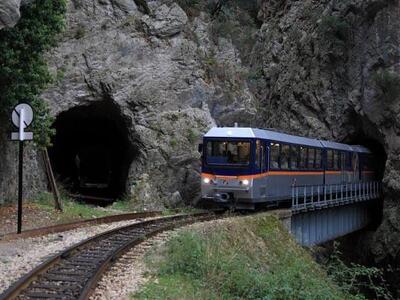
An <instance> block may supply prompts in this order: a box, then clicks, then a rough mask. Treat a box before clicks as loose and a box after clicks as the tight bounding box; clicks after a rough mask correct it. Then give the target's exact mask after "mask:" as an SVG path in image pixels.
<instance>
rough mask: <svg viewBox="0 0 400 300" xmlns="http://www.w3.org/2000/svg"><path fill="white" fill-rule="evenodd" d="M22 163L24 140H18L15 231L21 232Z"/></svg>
mask: <svg viewBox="0 0 400 300" xmlns="http://www.w3.org/2000/svg"><path fill="white" fill-rule="evenodd" d="M23 164H24V142H23V141H19V165H18V222H17V223H18V224H17V233H21V228H22V177H23V173H22V172H23Z"/></svg>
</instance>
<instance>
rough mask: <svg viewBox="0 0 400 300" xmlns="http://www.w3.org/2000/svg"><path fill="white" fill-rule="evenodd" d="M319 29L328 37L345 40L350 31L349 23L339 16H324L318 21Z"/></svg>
mask: <svg viewBox="0 0 400 300" xmlns="http://www.w3.org/2000/svg"><path fill="white" fill-rule="evenodd" d="M319 30H320V32H321V33H322V34H324V35H325V37H326V38H328V39H332V38H334V39H336V40H339V41H342V42H345V41H346V40H347V39H348V37H349V33H350V25H349V24H348V23H347V22H346V21H345V20H343V19H342V18H340V17H337V16H324V17H322V18H321V22H320V23H319Z"/></svg>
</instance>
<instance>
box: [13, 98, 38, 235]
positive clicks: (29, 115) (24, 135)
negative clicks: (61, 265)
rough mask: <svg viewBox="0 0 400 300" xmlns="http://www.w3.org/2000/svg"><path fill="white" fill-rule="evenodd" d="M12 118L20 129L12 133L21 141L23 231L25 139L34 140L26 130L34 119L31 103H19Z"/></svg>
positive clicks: (19, 187)
mask: <svg viewBox="0 0 400 300" xmlns="http://www.w3.org/2000/svg"><path fill="white" fill-rule="evenodd" d="M11 120H12V122H13V124H14V125H15V126H16V127H17V128H18V129H19V130H18V132H12V133H11V139H12V140H14V141H17V140H18V141H19V164H18V215H17V233H21V229H22V184H23V169H24V141H25V140H32V139H33V133H32V132H25V131H24V130H25V128H27V127H28V126H29V125H31V123H32V121H33V110H32V107H31V106H30V105H29V104H26V103H21V104H18V105H17V106H16V107H15V108H14V110H13V112H12V114H11Z"/></svg>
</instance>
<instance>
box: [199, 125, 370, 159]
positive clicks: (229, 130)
mask: <svg viewBox="0 0 400 300" xmlns="http://www.w3.org/2000/svg"><path fill="white" fill-rule="evenodd" d="M204 137H206V138H221V137H224V138H226V137H232V138H259V139H266V140H271V141H276V142H285V143H290V144H297V145H304V146H311V147H316V148H329V149H334V150H342V151H351V152H359V153H371V151H369V150H368V148H366V147H364V146H360V145H347V144H342V143H336V142H331V141H323V140H317V139H310V138H306V137H301V136H296V135H290V134H286V133H281V132H277V131H272V130H265V129H258V128H250V127H213V128H211V129H210V130H209V131H208V132H207V133H206V134H205V135H204Z"/></svg>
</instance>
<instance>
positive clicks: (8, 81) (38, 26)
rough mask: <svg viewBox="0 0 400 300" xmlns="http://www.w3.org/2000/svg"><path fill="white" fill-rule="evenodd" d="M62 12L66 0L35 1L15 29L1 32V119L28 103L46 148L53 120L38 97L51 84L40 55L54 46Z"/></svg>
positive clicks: (39, 140) (25, 8) (38, 139)
mask: <svg viewBox="0 0 400 300" xmlns="http://www.w3.org/2000/svg"><path fill="white" fill-rule="evenodd" d="M65 12H66V3H65V0H36V1H34V2H32V3H31V4H28V5H24V6H22V7H21V20H20V21H19V23H18V24H17V25H16V26H15V27H14V28H5V29H2V30H0V119H3V120H5V119H6V118H8V116H9V114H10V111H11V110H12V108H13V107H14V106H15V105H16V104H17V103H19V102H27V103H30V104H31V105H32V106H33V108H34V111H35V120H34V123H33V131H34V133H35V141H36V144H37V145H40V146H46V145H48V144H49V143H50V136H51V135H52V134H53V130H52V129H51V124H52V121H53V120H52V119H51V118H50V117H49V113H48V108H47V106H46V105H45V103H44V102H43V101H42V100H41V99H40V98H39V97H38V95H39V94H40V93H41V92H42V91H43V89H45V88H46V87H47V86H48V84H49V83H51V82H52V81H53V78H52V76H51V75H50V73H49V71H48V68H47V64H46V62H45V60H44V58H43V53H44V52H45V51H47V50H49V49H50V48H51V47H54V46H55V44H56V36H57V33H59V32H61V31H62V30H63V28H64V15H65Z"/></svg>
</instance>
